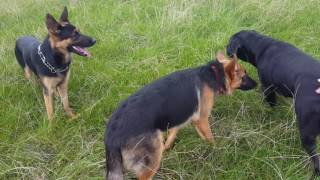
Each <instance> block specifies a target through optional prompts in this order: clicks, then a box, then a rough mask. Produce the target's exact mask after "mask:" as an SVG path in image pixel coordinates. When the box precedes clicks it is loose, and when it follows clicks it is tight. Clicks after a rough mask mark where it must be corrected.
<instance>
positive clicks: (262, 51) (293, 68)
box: [227, 31, 320, 176]
mask: <svg viewBox="0 0 320 180" xmlns="http://www.w3.org/2000/svg"><path fill="white" fill-rule="evenodd" d="M234 53H236V55H237V56H238V57H239V58H240V59H242V60H244V61H247V62H249V63H250V64H252V65H253V66H255V67H256V68H257V70H258V74H259V78H260V81H261V84H262V90H263V95H264V97H265V101H266V102H267V103H269V105H270V106H275V105H276V93H278V94H280V95H283V96H285V97H294V98H295V101H294V103H295V104H294V105H295V112H296V115H297V119H298V125H299V129H300V135H301V141H302V145H303V147H304V149H305V150H306V152H307V153H308V154H309V155H310V156H311V159H312V162H313V165H314V170H315V174H316V175H318V176H319V175H320V169H319V168H320V167H319V163H320V162H319V156H318V155H317V152H316V137H317V136H318V135H319V133H320V96H319V95H318V93H317V92H316V91H315V90H316V89H317V88H318V86H319V84H318V81H317V79H318V78H319V77H320V63H319V62H318V61H316V60H315V59H314V58H312V57H310V56H308V55H306V54H305V53H303V52H302V51H300V50H299V49H298V48H296V47H294V46H293V45H291V44H288V43H285V42H281V41H279V40H274V39H272V38H270V37H267V36H264V35H261V34H259V33H257V32H255V31H240V32H238V33H236V34H234V35H233V36H232V37H231V38H230V41H229V44H228V45H227V54H228V55H229V56H232V55H233V54H234Z"/></svg>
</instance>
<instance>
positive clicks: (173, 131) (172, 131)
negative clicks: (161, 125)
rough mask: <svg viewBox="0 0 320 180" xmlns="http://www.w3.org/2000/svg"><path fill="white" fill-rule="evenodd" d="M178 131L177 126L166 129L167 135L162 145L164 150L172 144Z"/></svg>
mask: <svg viewBox="0 0 320 180" xmlns="http://www.w3.org/2000/svg"><path fill="white" fill-rule="evenodd" d="M178 131H179V130H178V128H171V129H169V130H168V137H167V140H166V143H165V145H164V150H168V149H169V148H170V147H171V146H172V144H173V142H174V140H175V138H176V136H177V133H178Z"/></svg>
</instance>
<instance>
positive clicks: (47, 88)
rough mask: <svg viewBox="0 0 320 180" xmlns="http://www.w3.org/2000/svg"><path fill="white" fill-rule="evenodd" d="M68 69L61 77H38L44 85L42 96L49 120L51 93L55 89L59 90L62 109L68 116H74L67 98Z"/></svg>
mask: <svg viewBox="0 0 320 180" xmlns="http://www.w3.org/2000/svg"><path fill="white" fill-rule="evenodd" d="M69 76H70V71H69V72H68V74H67V75H66V76H65V77H63V76H61V77H40V80H41V82H42V84H43V86H44V90H43V96H44V101H45V106H46V110H47V115H48V119H49V121H50V122H51V120H52V117H53V94H54V93H55V91H56V89H57V90H58V92H59V95H60V97H61V101H62V103H63V107H64V110H65V112H66V114H67V115H68V116H69V117H74V116H75V115H74V113H73V112H72V110H71V108H70V106H69V100H68V81H69Z"/></svg>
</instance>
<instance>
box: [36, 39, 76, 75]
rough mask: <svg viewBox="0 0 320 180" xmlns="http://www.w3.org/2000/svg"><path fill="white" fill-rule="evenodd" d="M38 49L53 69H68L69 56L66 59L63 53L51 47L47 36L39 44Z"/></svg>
mask: <svg viewBox="0 0 320 180" xmlns="http://www.w3.org/2000/svg"><path fill="white" fill-rule="evenodd" d="M40 51H41V53H42V54H43V55H44V57H45V60H46V61H47V62H48V63H49V64H50V65H52V66H53V67H54V68H55V69H60V70H61V69H68V67H69V65H70V63H71V58H70V59H69V60H67V59H66V58H65V56H64V55H62V54H61V53H59V52H57V51H56V50H55V49H53V48H52V47H51V43H50V41H49V37H47V38H46V39H45V40H44V41H43V43H42V44H41V45H40Z"/></svg>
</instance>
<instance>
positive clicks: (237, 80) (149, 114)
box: [105, 53, 256, 180]
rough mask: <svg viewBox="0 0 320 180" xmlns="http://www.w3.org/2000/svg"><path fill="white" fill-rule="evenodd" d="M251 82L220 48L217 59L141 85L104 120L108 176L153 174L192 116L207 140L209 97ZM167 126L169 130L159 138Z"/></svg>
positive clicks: (114, 179) (244, 87) (141, 178)
mask: <svg viewBox="0 0 320 180" xmlns="http://www.w3.org/2000/svg"><path fill="white" fill-rule="evenodd" d="M255 86H256V82H255V81H254V80H252V79H251V78H250V77H249V76H248V75H247V74H246V71H245V69H244V68H243V67H242V66H240V65H239V64H238V63H237V60H236V57H234V58H233V59H232V60H231V61H230V60H228V59H226V58H225V57H224V55H223V54H222V53H218V55H217V61H211V62H209V63H208V64H206V65H203V66H200V67H196V68H191V69H186V70H182V71H178V72H174V73H172V74H170V75H167V76H165V77H163V78H161V79H159V80H156V81H154V82H152V83H150V84H148V85H146V86H144V87H143V88H142V89H140V90H139V91H138V92H136V93H135V94H133V95H132V96H130V97H129V98H128V99H126V100H125V101H123V102H122V103H121V104H120V106H119V107H118V109H117V110H116V111H115V112H114V113H113V115H112V117H111V119H110V121H109V123H108V125H107V128H106V133H105V146H106V156H107V179H108V180H121V179H123V178H124V177H123V168H124V169H126V170H129V171H132V172H133V173H135V174H136V176H137V177H138V179H139V180H147V179H152V177H153V176H154V175H155V173H156V172H157V170H158V168H159V166H160V160H161V157H162V152H163V150H164V149H168V148H169V147H170V146H171V144H172V143H173V141H174V139H175V137H176V134H177V132H178V130H179V129H180V128H181V127H182V126H183V125H184V124H186V123H189V122H192V124H193V126H194V127H195V129H196V130H197V132H198V134H199V135H200V137H201V138H202V139H204V140H207V141H209V142H212V141H213V135H212V132H211V129H210V125H209V121H208V117H209V114H210V111H211V108H212V106H213V103H214V98H216V97H217V96H219V95H222V94H227V95H229V94H231V93H232V92H233V91H234V90H235V89H242V90H249V89H252V88H254V87H255ZM166 130H168V131H169V133H168V137H167V140H166V142H165V144H163V136H162V132H164V131H166Z"/></svg>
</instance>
